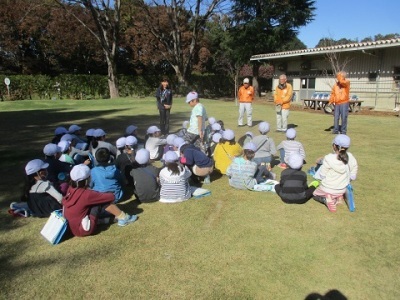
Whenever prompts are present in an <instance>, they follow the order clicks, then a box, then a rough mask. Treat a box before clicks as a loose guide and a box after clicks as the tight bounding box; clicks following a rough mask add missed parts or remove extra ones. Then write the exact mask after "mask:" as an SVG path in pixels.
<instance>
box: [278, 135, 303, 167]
mask: <svg viewBox="0 0 400 300" xmlns="http://www.w3.org/2000/svg"><path fill="white" fill-rule="evenodd" d="M295 138H296V129H294V128H289V129H288V130H286V140H284V141H282V142H280V144H279V145H278V147H277V149H278V150H279V157H280V164H279V165H278V167H280V168H282V169H286V168H287V162H288V158H289V156H290V155H291V154H292V153H299V154H300V155H301V156H302V157H303V160H305V159H306V152H305V151H304V147H303V144H302V143H300V142H299V141H296V140H295Z"/></svg>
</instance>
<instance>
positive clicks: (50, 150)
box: [43, 143, 61, 156]
mask: <svg viewBox="0 0 400 300" xmlns="http://www.w3.org/2000/svg"><path fill="white" fill-rule="evenodd" d="M59 152H61V149H60V147H58V146H57V145H56V144H52V143H50V144H47V145H46V146H44V148H43V153H44V155H46V156H54V155H56V153H59Z"/></svg>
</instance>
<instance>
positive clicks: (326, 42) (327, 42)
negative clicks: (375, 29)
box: [315, 33, 400, 48]
mask: <svg viewBox="0 0 400 300" xmlns="http://www.w3.org/2000/svg"><path fill="white" fill-rule="evenodd" d="M398 38H400V34H398V33H390V34H377V35H375V36H374V37H370V36H369V37H365V38H363V39H361V40H358V39H346V38H341V39H338V40H335V39H333V38H328V37H324V38H321V39H320V40H319V42H318V44H317V45H316V46H315V47H316V48H319V47H328V46H336V45H346V44H355V43H364V42H376V41H382V40H390V39H398Z"/></svg>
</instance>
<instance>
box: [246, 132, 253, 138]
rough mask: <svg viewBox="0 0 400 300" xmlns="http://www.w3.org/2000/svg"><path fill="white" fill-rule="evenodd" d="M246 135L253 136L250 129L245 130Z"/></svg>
mask: <svg viewBox="0 0 400 300" xmlns="http://www.w3.org/2000/svg"><path fill="white" fill-rule="evenodd" d="M246 135H249V136H251V137H254V134H253V133H252V132H251V131H247V132H246Z"/></svg>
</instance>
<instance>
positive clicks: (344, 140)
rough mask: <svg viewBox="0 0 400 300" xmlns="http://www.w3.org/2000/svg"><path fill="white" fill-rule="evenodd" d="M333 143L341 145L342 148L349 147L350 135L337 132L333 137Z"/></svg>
mask: <svg viewBox="0 0 400 300" xmlns="http://www.w3.org/2000/svg"><path fill="white" fill-rule="evenodd" d="M333 143H334V144H335V145H338V146H340V147H343V148H349V147H350V137H349V136H348V135H345V134H338V135H337V136H335V138H334V139H333Z"/></svg>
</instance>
